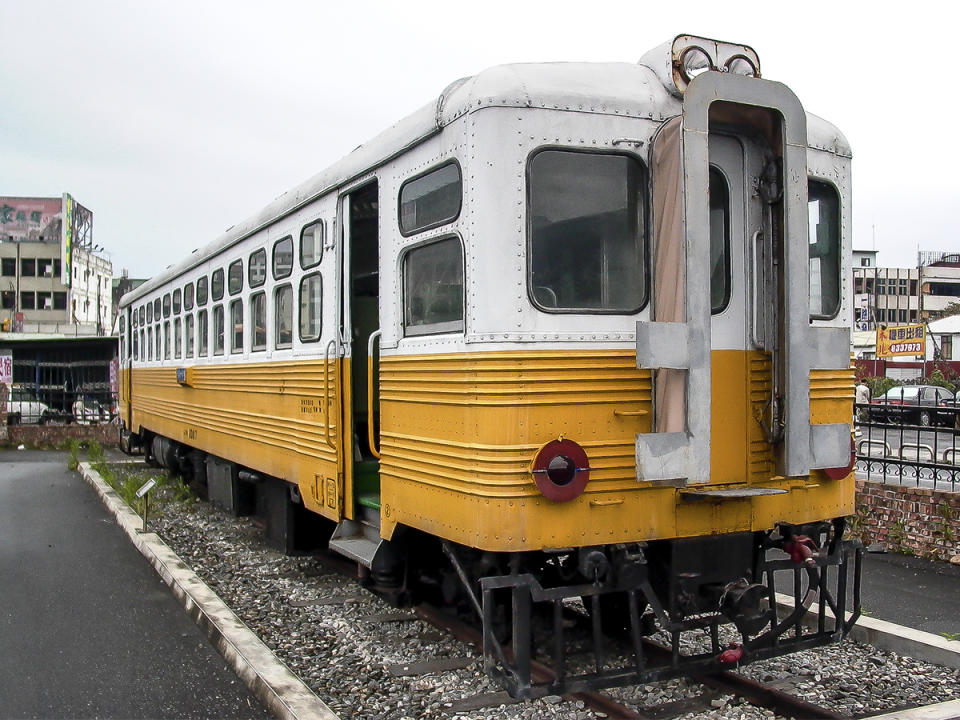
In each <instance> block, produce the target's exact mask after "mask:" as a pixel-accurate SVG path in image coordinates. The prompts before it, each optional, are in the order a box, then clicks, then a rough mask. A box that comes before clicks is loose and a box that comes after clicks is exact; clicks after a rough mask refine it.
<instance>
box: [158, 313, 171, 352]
mask: <svg viewBox="0 0 960 720" xmlns="http://www.w3.org/2000/svg"><path fill="white" fill-rule="evenodd" d="M171 349H172V348H171V347H170V321H169V320H167V321H166V322H164V323H163V359H164V360H169V359H170V350H171ZM159 355H160V353H159V352H158V353H157V357H159Z"/></svg>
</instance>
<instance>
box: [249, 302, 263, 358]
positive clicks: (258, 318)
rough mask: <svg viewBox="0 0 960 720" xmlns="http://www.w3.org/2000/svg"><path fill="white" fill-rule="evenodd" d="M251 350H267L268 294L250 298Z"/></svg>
mask: <svg viewBox="0 0 960 720" xmlns="http://www.w3.org/2000/svg"><path fill="white" fill-rule="evenodd" d="M250 337H251V342H252V346H251V348H250V349H251V350H266V349H267V294H266V293H263V292H258V293H257V294H256V295H251V296H250Z"/></svg>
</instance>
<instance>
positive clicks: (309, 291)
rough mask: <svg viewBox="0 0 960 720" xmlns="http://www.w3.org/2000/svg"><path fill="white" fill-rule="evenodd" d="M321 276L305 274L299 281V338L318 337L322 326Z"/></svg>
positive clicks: (315, 338) (306, 340) (302, 339)
mask: <svg viewBox="0 0 960 720" xmlns="http://www.w3.org/2000/svg"><path fill="white" fill-rule="evenodd" d="M322 311H323V278H321V277H320V273H313V274H312V275H307V276H306V277H305V278H303V280H301V281H300V340H301V342H311V341H313V340H319V339H320V331H321V329H322V327H323V323H322V320H323V316H322Z"/></svg>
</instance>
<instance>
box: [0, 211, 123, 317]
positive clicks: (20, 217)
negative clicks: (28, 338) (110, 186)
mask: <svg viewBox="0 0 960 720" xmlns="http://www.w3.org/2000/svg"><path fill="white" fill-rule="evenodd" d="M65 215H68V216H69V218H68V220H69V222H68V225H69V227H70V229H71V244H70V251H69V252H68V251H67V244H66V242H65V241H64V237H63V220H64V216H65ZM92 224H93V215H92V213H90V211H88V210H86V209H85V208H82V207H81V206H79V205H77V204H76V203H74V201H73V199H72V198H70V196H69V195H64V196H63V197H62V198H59V197H58V198H26V197H2V198H0V331H5V332H20V333H49V334H64V335H104V334H108V333H109V332H110V329H111V327H110V326H111V303H112V297H111V287H112V280H113V265H112V263H111V262H110V261H109V260H107V259H106V258H104V257H102V256H101V255H98V254H97V251H99V250H100V248H97V247H95V246H93V244H92V239H91V238H92ZM68 273H69V277H68Z"/></svg>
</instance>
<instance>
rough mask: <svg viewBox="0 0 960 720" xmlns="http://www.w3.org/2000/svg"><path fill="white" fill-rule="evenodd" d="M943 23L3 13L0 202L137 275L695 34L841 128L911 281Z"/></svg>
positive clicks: (154, 10) (937, 116)
mask: <svg viewBox="0 0 960 720" xmlns="http://www.w3.org/2000/svg"><path fill="white" fill-rule="evenodd" d="M888 7H889V9H888ZM949 7H950V6H947V5H946V4H944V6H943V7H940V6H932V5H929V4H925V3H913V4H911V5H909V6H904V5H898V6H893V4H889V5H888V4H887V3H863V4H860V3H848V2H840V1H838V0H834V1H833V2H803V3H792V2H783V3H760V4H757V3H735V2H716V1H714V2H710V3H701V2H694V1H691V0H688V1H686V2H665V3H652V2H644V1H643V0H633V1H631V2H615V1H612V0H590V1H589V2H567V1H566V0H555V1H552V2H520V1H518V0H511V1H509V2H503V1H501V0H488V1H487V2H483V3H469V4H468V3H463V2H455V1H454V0H448V1H447V2H417V1H416V0H407V2H386V1H384V2H379V1H377V0H367V1H366V2H353V3H337V4H333V3H323V2H320V1H319V0H314V1H313V2H307V1H306V0H304V1H302V2H278V1H276V0H274V1H273V2H269V3H268V2H263V1H261V2H248V1H246V0H244V1H235V2H219V1H217V2H214V1H212V0H211V1H196V2H181V1H179V0H168V1H166V2H159V1H157V2H140V1H139V0H138V1H136V2H130V1H129V0H121V1H119V2H117V1H109V2H107V1H100V2H76V1H74V2H56V1H51V0H0V98H2V99H0V195H13V196H31V195H35V196H57V195H60V194H62V193H63V192H69V193H71V194H72V195H73V196H74V197H75V198H76V199H77V201H78V202H80V203H81V204H83V205H84V206H86V207H87V208H89V209H90V210H92V211H93V214H94V241H95V242H96V243H98V244H100V245H102V246H104V247H105V248H106V249H107V251H108V254H109V256H110V257H111V259H112V260H113V262H114V272H115V273H116V274H119V272H120V269H121V268H128V269H129V270H130V274H131V276H133V277H149V276H152V275H153V274H155V273H156V272H158V271H159V270H162V269H163V268H164V267H166V266H167V265H169V264H171V263H174V262H176V261H178V260H179V259H181V258H182V257H183V256H184V255H186V254H187V253H189V252H190V251H191V250H193V249H194V248H196V247H201V246H203V245H206V244H207V243H208V242H210V241H212V240H213V239H215V238H216V237H217V236H218V235H219V234H220V233H221V232H222V231H223V230H224V229H225V228H227V227H228V226H230V225H233V224H234V223H236V222H238V221H240V220H243V219H244V218H246V217H248V216H249V215H252V214H253V213H254V212H256V211H257V210H259V209H260V208H261V207H262V206H264V205H266V204H267V203H268V202H269V201H271V200H272V199H273V198H275V197H276V196H278V195H279V194H281V193H282V192H284V191H285V190H287V189H289V188H291V187H293V186H294V185H296V184H297V183H299V182H301V181H302V180H305V179H306V178H308V177H310V176H312V175H313V174H314V173H316V172H318V171H319V170H322V169H323V168H324V167H326V166H327V165H329V164H331V163H332V162H334V161H336V160H337V159H338V158H340V157H342V156H343V155H345V154H346V153H348V152H349V151H350V150H352V149H353V148H354V147H356V146H357V145H359V144H361V143H363V142H366V141H367V140H369V139H370V138H371V137H373V136H374V135H375V134H377V133H378V132H379V131H380V130H382V129H384V128H386V127H388V126H389V125H391V124H393V123H394V122H396V121H397V120H399V119H400V118H401V117H403V116H405V115H407V114H409V113H410V112H412V111H413V110H415V109H416V108H418V107H420V106H421V105H423V104H424V103H426V102H429V101H431V100H433V99H435V98H436V97H437V96H438V95H439V94H440V92H441V91H442V90H443V88H444V87H446V86H447V85H448V84H449V83H450V82H451V81H453V80H455V79H457V78H460V77H463V76H467V75H473V74H475V73H477V72H479V71H480V70H483V69H484V68H486V67H489V66H491V65H498V64H501V63H509V62H526V61H551V60H584V61H625V62H636V60H638V59H639V58H640V56H641V55H642V54H643V53H644V52H646V51H647V50H648V49H650V48H652V47H654V46H656V45H659V44H660V43H662V42H664V41H666V40H668V39H670V38H672V37H673V36H675V35H677V34H679V33H681V32H689V33H693V34H698V35H703V36H707V37H714V38H718V39H722V40H730V41H734V42H743V43H746V44H749V45H751V46H753V48H754V49H755V50H756V51H757V52H758V54H759V56H760V62H761V66H762V72H763V75H764V77H766V78H769V79H773V80H779V81H782V82H784V83H786V84H787V85H789V86H790V87H791V88H792V89H793V90H794V92H796V94H797V95H798V97H799V98H800V100H801V102H802V103H803V104H804V106H805V107H806V109H807V110H809V111H810V112H813V113H816V114H817V115H821V116H823V117H825V118H826V119H828V120H830V121H831V122H833V123H834V124H836V125H837V126H838V127H840V129H841V130H842V131H843V132H844V134H845V135H846V136H847V139H848V140H849V141H850V143H851V145H852V146H853V152H854V171H853V184H854V200H853V202H854V205H853V218H854V247H856V248H858V249H860V248H862V249H870V248H874V247H875V248H876V249H878V250H879V251H880V255H879V257H878V260H879V262H880V264H882V265H891V266H909V265H911V264H915V262H916V251H917V249H918V248H919V249H923V250H955V251H956V250H960V242H957V237H956V233H955V231H954V228H955V227H956V226H957V220H956V219H955V218H956V213H957V212H958V209H960V183H958V182H957V181H956V180H955V179H954V177H955V174H956V168H957V167H958V166H960V150H958V147H960V143H958V140H957V134H956V132H955V131H954V129H953V128H954V127H955V125H956V123H957V110H958V104H960V103H958V99H957V98H958V94H957V91H956V89H955V87H953V85H954V83H955V77H954V76H955V69H956V67H957V63H956V62H955V60H956V58H955V54H956V51H955V50H954V49H953V47H952V45H953V44H952V43H951V42H950V41H949V40H948V39H946V38H947V36H946V35H944V34H943V33H942V32H937V31H938V30H942V29H944V26H945V24H947V23H950V22H952V21H950V20H949V19H948V18H949V17H950V16H952V13H948V12H946V10H947V8H949ZM738 8H740V11H739V12H738V10H737V9H738ZM917 108H920V110H922V112H921V111H920V110H917ZM923 108H927V109H926V110H923ZM874 238H875V242H874Z"/></svg>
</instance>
